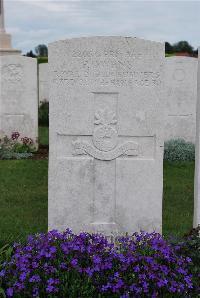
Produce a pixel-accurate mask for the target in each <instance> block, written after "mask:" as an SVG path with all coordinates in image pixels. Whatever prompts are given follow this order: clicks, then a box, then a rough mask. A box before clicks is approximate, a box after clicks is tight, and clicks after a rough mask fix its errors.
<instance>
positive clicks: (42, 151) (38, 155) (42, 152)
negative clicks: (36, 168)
mask: <svg viewBox="0 0 200 298" xmlns="http://www.w3.org/2000/svg"><path fill="white" fill-rule="evenodd" d="M48 157H49V146H48V145H41V144H40V145H39V148H38V151H37V152H35V153H34V154H33V156H32V157H31V159H36V160H38V159H48Z"/></svg>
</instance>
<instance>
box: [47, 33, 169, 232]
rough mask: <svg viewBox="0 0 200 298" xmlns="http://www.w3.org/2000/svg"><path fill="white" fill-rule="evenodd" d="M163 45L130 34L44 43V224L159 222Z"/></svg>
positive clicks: (135, 225) (117, 228)
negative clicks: (46, 176) (46, 172)
mask: <svg viewBox="0 0 200 298" xmlns="http://www.w3.org/2000/svg"><path fill="white" fill-rule="evenodd" d="M163 63H164V45H163V44H161V43H157V42H151V41H145V40H141V39H137V38H130V37H92V38H77V39H68V40H65V41H58V42H55V43H52V44H50V47H49V68H50V161H49V229H54V228H56V229H59V230H64V229H66V228H68V227H69V228H72V229H73V231H74V232H79V231H81V230H86V231H90V232H91V231H96V232H103V233H105V234H108V235H109V234H111V233H117V232H119V233H122V232H128V233H132V232H134V231H136V230H140V229H142V230H147V231H153V230H156V231H158V232H161V226H162V186H163V114H162V111H163V105H164V99H163V85H162V83H163V77H162V72H163Z"/></svg>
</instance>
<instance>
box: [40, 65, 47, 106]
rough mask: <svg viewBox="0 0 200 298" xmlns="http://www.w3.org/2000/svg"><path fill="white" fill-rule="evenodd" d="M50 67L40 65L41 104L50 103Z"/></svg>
mask: <svg viewBox="0 0 200 298" xmlns="http://www.w3.org/2000/svg"><path fill="white" fill-rule="evenodd" d="M48 78H49V66H48V63H42V64H39V103H40V104H41V103H43V102H49V84H48Z"/></svg>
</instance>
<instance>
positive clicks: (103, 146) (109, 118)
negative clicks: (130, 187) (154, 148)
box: [72, 93, 138, 234]
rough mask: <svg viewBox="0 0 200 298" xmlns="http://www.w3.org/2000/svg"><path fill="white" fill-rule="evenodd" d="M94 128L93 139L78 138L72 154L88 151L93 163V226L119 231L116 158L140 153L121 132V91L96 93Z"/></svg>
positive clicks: (94, 227)
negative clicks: (118, 113)
mask: <svg viewBox="0 0 200 298" xmlns="http://www.w3.org/2000/svg"><path fill="white" fill-rule="evenodd" d="M94 96H95V102H94V107H95V111H94V129H93V135H92V136H91V137H92V142H88V141H84V140H83V138H81V139H80V138H78V137H77V139H76V140H75V141H74V142H73V152H72V154H73V155H88V156H90V157H92V158H93V163H94V179H95V181H94V210H93V222H92V223H91V225H90V228H91V229H92V230H93V231H95V232H101V233H106V234H110V233H113V232H114V233H115V232H116V233H117V231H118V225H117V223H116V220H115V219H116V215H115V209H116V208H115V205H116V159H117V158H119V157H122V156H137V155H138V144H137V143H135V142H133V141H127V140H124V136H119V135H118V119H117V102H118V93H94Z"/></svg>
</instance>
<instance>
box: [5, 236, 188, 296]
mask: <svg viewBox="0 0 200 298" xmlns="http://www.w3.org/2000/svg"><path fill="white" fill-rule="evenodd" d="M178 249H179V247H172V246H171V245H170V244H169V243H167V242H166V241H165V240H164V239H163V238H162V236H161V235H159V234H157V233H151V234H149V233H145V232H141V233H135V234H133V235H132V236H127V237H121V238H118V239H116V242H115V243H110V242H109V241H108V240H107V239H106V238H105V237H104V236H102V235H98V234H92V235H91V234H88V233H81V234H79V235H74V234H73V233H72V232H71V231H70V230H67V231H65V232H64V233H59V232H57V231H51V232H49V233H47V234H40V235H36V236H30V237H29V238H28V241H27V243H26V244H25V245H20V244H15V246H14V252H13V255H12V258H11V260H10V261H9V262H5V263H4V264H3V268H2V270H1V272H0V278H1V279H2V286H3V288H4V289H5V291H6V295H7V297H48V295H50V297H95V296H97V297H122V298H128V297H155V298H156V297H163V295H164V294H169V295H171V296H170V297H173V295H176V297H190V291H191V289H192V288H193V283H192V276H191V274H190V273H189V270H188V268H189V264H190V262H191V260H190V259H189V258H188V257H183V256H181V255H179V254H178V253H177V250H178ZM76 291H77V292H76Z"/></svg>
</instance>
